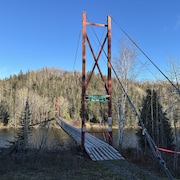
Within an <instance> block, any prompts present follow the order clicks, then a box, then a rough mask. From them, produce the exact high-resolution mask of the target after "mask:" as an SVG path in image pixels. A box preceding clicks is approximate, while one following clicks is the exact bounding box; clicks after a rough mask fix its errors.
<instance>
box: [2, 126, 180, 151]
mask: <svg viewBox="0 0 180 180" xmlns="http://www.w3.org/2000/svg"><path fill="white" fill-rule="evenodd" d="M90 131H91V130H90ZM93 131H94V129H93ZM135 132H136V131H135V130H132V129H125V131H124V137H123V143H122V147H123V148H128V147H131V148H136V147H138V141H137V137H136V135H135ZM15 134H16V132H15V131H14V129H13V128H10V129H0V147H1V148H4V147H7V146H9V145H10V143H9V142H8V141H14V137H15V136H16V135H15ZM92 135H94V136H96V137H98V138H99V139H102V140H105V141H106V142H108V136H106V138H105V136H103V134H102V133H98V134H92ZM117 137H118V131H117V129H113V145H114V146H115V147H117ZM178 141H179V143H180V137H178ZM29 144H30V147H32V148H36V149H40V148H46V149H48V150H50V149H51V150H52V149H62V148H64V149H68V148H71V147H74V146H76V143H75V142H74V141H73V140H72V138H70V137H69V136H68V135H67V134H66V133H65V132H64V131H63V130H62V129H61V128H60V129H58V128H33V129H32V132H31V134H30V139H29Z"/></svg>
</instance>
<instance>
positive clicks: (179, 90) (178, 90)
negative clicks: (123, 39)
mask: <svg viewBox="0 0 180 180" xmlns="http://www.w3.org/2000/svg"><path fill="white" fill-rule="evenodd" d="M112 20H113V21H114V22H115V24H116V25H117V26H118V27H119V29H120V30H121V31H122V32H123V33H124V34H125V35H126V36H127V37H128V39H129V40H130V41H131V42H132V43H133V44H134V45H135V46H136V47H137V49H138V50H139V51H140V52H141V53H142V54H143V55H144V56H145V57H146V58H147V59H148V60H149V61H150V62H151V63H152V64H153V66H154V67H155V68H156V69H157V70H158V71H159V72H160V73H161V74H162V75H163V76H164V77H165V78H166V79H167V80H168V81H169V83H170V84H171V85H172V86H173V87H174V88H175V89H176V91H177V93H178V94H179V95H180V89H179V88H177V87H176V86H175V85H174V83H173V82H172V81H171V80H170V79H169V78H168V77H167V76H166V75H165V74H164V73H163V72H162V71H161V69H160V68H159V67H158V66H157V65H156V64H155V63H154V62H153V61H152V60H151V59H150V58H149V57H148V55H147V54H146V53H145V52H144V51H143V50H142V49H141V48H140V47H139V46H138V45H137V43H136V42H135V41H134V40H133V39H132V38H131V37H130V36H129V35H128V34H127V33H126V32H125V31H124V30H123V28H122V27H121V26H120V25H119V24H118V23H117V22H116V21H115V20H114V19H113V18H112Z"/></svg>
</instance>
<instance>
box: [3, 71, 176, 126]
mask: <svg viewBox="0 0 180 180" xmlns="http://www.w3.org/2000/svg"><path fill="white" fill-rule="evenodd" d="M87 77H88V73H87ZM104 78H105V79H107V78H106V76H104ZM112 84H113V95H112V98H113V123H114V124H115V125H116V124H117V112H116V111H117V107H119V108H120V106H121V98H122V91H121V89H120V86H119V84H118V82H117V80H116V79H115V78H113V82H112ZM127 87H128V95H129V97H130V98H131V100H132V102H133V103H134V105H135V107H136V108H137V110H138V111H139V110H141V108H142V100H143V98H144V97H145V96H146V90H147V89H154V90H156V92H157V96H158V97H159V100H160V102H161V105H162V107H163V110H164V111H165V112H166V114H167V117H168V118H169V120H170V122H171V125H173V122H174V121H173V119H174V117H173V116H174V113H172V109H173V111H177V109H178V108H177V106H178V105H177V102H176V101H177V99H178V98H176V94H174V93H175V91H174V89H173V88H172V87H171V86H170V85H169V83H168V82H166V81H156V82H150V81H146V82H136V81H130V80H129V81H128V86H127ZM81 91H82V90H81V73H80V72H77V71H74V72H68V71H64V70H61V69H55V68H43V69H41V70H36V71H29V72H27V73H23V72H22V71H20V72H19V74H18V75H12V76H10V77H9V78H5V79H2V80H0V122H1V124H4V125H18V124H19V122H20V119H21V116H22V112H23V110H24V107H25V104H26V102H27V100H28V102H29V107H30V113H31V124H36V123H38V122H40V121H42V120H44V119H45V118H46V119H49V118H53V117H54V97H56V98H58V97H59V98H60V115H61V117H63V118H65V119H67V120H69V119H73V120H76V121H80V120H81V117H80V114H81ZM86 93H87V94H106V92H105V88H104V85H103V83H102V81H101V78H100V76H99V74H93V76H92V79H91V81H90V84H89V87H88V89H87V92H86ZM172 94H173V95H172ZM125 110H126V112H125V126H126V127H137V126H138V123H137V119H136V117H135V114H134V112H133V111H132V109H131V107H130V106H129V104H128V102H126V108H125ZM85 114H86V120H87V121H88V122H94V123H97V122H98V123H106V122H107V102H86V112H85ZM175 114H178V112H177V113H175Z"/></svg>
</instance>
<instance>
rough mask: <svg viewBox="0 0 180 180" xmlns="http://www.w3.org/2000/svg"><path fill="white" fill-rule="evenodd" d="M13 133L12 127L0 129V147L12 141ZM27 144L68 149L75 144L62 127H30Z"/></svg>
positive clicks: (34, 146)
mask: <svg viewBox="0 0 180 180" xmlns="http://www.w3.org/2000/svg"><path fill="white" fill-rule="evenodd" d="M15 134H16V132H14V129H0V147H7V146H8V145H9V144H10V143H9V142H8V141H13V140H14V135H15ZM29 144H30V147H32V148H37V149H40V148H46V149H62V148H65V149H68V148H70V147H73V146H75V145H76V144H75V142H74V141H73V140H72V139H71V138H70V137H69V136H68V135H67V134H66V133H65V132H64V131H63V130H62V129H55V128H49V129H46V128H37V129H32V133H31V135H30V139H29Z"/></svg>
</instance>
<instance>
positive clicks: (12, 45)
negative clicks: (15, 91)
mask: <svg viewBox="0 0 180 180" xmlns="http://www.w3.org/2000/svg"><path fill="white" fill-rule="evenodd" d="M83 11H86V13H87V17H88V20H89V21H91V22H98V23H106V20H107V15H111V17H112V18H113V21H112V58H114V57H115V56H117V55H118V46H119V45H118V44H119V40H120V39H121V38H122V37H123V36H124V35H123V33H122V32H121V31H120V29H119V28H118V26H117V24H116V23H115V22H114V20H115V21H116V22H117V23H118V25H120V26H121V27H122V28H123V29H124V30H125V31H126V32H127V33H128V34H129V35H130V36H131V38H133V39H134V40H135V41H136V42H137V43H138V45H139V46H140V47H141V48H142V50H143V51H144V52H145V53H146V54H147V55H148V56H149V57H150V58H151V59H152V60H153V61H154V63H155V64H157V65H158V66H159V68H161V69H162V70H163V71H165V69H167V67H168V56H171V57H173V58H174V59H176V61H179V59H180V1H179V0H149V1H148V0H0V78H4V77H8V76H9V75H10V74H14V73H16V74H17V73H18V72H19V71H20V70H22V71H23V72H26V71H28V70H37V69H41V68H42V67H56V68H61V69H65V70H69V71H72V70H79V71H81V35H80V38H79V34H80V32H81V23H82V12H83ZM90 33H91V36H90V39H95V37H94V35H93V33H92V32H90ZM103 33H104V32H103ZM103 33H102V34H103ZM78 41H79V46H78ZM95 49H96V50H95V52H97V49H98V45H97V47H95ZM76 51H77V54H76ZM139 54H140V53H139ZM141 58H142V57H141V55H140V56H139V59H141ZM92 64H93V60H92V62H91V63H87V66H89V67H90V69H91V67H92Z"/></svg>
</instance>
